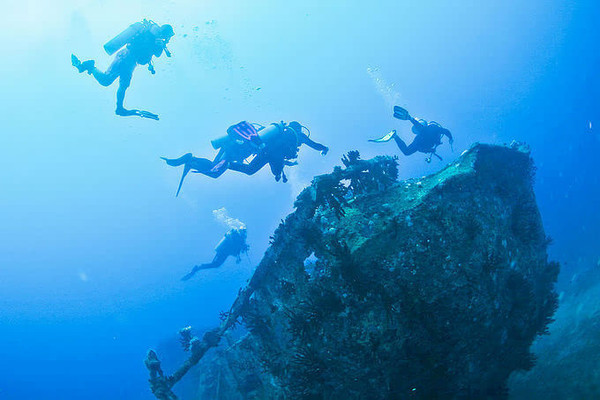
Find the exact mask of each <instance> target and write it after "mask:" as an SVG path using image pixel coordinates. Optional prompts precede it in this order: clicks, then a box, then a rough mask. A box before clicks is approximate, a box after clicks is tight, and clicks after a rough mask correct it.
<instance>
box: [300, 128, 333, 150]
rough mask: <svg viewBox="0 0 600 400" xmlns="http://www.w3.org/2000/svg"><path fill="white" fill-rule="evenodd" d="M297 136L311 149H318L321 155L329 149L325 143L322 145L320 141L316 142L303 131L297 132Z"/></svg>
mask: <svg viewBox="0 0 600 400" xmlns="http://www.w3.org/2000/svg"><path fill="white" fill-rule="evenodd" d="M298 137H299V139H300V142H302V143H304V144H306V145H307V146H308V147H310V148H311V149H314V150H317V151H320V152H321V154H323V155H325V154H327V152H328V151H329V147H327V146H325V145H322V144H321V143H317V142H315V141H313V140H311V139H310V138H309V137H308V136H306V135H305V134H304V133H301V134H298Z"/></svg>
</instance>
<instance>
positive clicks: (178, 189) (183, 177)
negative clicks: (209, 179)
mask: <svg viewBox="0 0 600 400" xmlns="http://www.w3.org/2000/svg"><path fill="white" fill-rule="evenodd" d="M190 169H191V167H189V166H188V165H187V164H185V165H184V166H183V174H181V180H180V181H179V187H177V194H176V195H175V197H178V196H179V192H180V191H181V185H183V180H184V179H185V177H186V175H187V174H188V172H190Z"/></svg>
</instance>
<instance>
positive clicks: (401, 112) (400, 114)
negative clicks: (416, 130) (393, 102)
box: [394, 106, 410, 121]
mask: <svg viewBox="0 0 600 400" xmlns="http://www.w3.org/2000/svg"><path fill="white" fill-rule="evenodd" d="M394 118H398V119H401V120H403V121H406V120H409V119H410V114H409V113H408V111H406V109H405V108H402V107H400V106H394Z"/></svg>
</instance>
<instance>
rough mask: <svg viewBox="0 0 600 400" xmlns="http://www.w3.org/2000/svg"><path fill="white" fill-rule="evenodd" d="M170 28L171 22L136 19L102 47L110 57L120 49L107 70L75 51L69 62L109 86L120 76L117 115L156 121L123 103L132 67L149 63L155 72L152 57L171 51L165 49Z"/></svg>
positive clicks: (169, 35)
mask: <svg viewBox="0 0 600 400" xmlns="http://www.w3.org/2000/svg"><path fill="white" fill-rule="evenodd" d="M174 34H175V33H174V32H173V27H172V26H171V25H168V24H165V25H158V24H157V23H155V22H153V21H149V20H146V19H144V20H143V21H142V22H136V23H134V24H132V25H130V26H129V27H128V28H127V29H125V30H124V31H123V32H121V33H120V34H119V35H117V36H116V37H115V38H113V39H112V40H110V41H109V42H108V43H106V44H105V45H104V50H106V52H107V53H108V55H109V56H111V55H113V54H114V53H115V52H117V51H118V50H119V49H121V50H120V51H119V52H118V53H117V55H116V56H115V59H114V60H113V62H112V64H111V65H110V66H109V67H108V69H107V70H106V72H102V71H100V70H99V69H98V68H96V63H95V61H94V60H87V61H83V62H82V61H80V60H79V59H78V58H77V57H76V56H75V55H74V54H71V63H72V64H73V66H74V67H75V68H77V70H78V71H79V73H82V72H87V73H88V74H89V75H92V76H93V77H94V78H96V80H97V81H98V83H100V84H101V85H102V86H110V85H111V84H112V83H113V82H114V81H115V80H116V79H117V78H119V88H118V89H117V109H116V110H115V113H116V114H117V115H120V116H123V117H126V116H130V115H136V116H138V117H142V118H150V119H154V120H158V115H156V114H153V113H151V112H149V111H144V110H135V109H132V110H128V109H126V108H125V107H124V106H123V101H124V100H125V92H126V91H127V88H129V85H130V84H131V77H132V76H133V71H134V70H135V67H136V66H137V65H138V64H139V65H146V64H148V70H149V71H150V72H151V73H152V74H153V75H154V74H155V73H156V71H155V70H154V66H153V65H152V57H160V56H161V54H162V53H163V51H164V52H165V54H166V56H167V57H171V53H170V52H169V50H168V49H167V44H168V43H169V40H171V38H172V37H173V35H174Z"/></svg>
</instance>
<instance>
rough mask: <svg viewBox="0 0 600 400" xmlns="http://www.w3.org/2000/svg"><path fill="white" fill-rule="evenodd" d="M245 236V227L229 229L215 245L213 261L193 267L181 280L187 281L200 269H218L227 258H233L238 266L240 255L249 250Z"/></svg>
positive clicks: (240, 259)
mask: <svg viewBox="0 0 600 400" xmlns="http://www.w3.org/2000/svg"><path fill="white" fill-rule="evenodd" d="M247 236H248V235H247V232H246V226H245V225H242V226H240V227H238V228H231V229H230V230H229V231H228V232H227V233H226V234H225V236H223V239H221V241H220V242H219V243H218V244H217V247H216V248H215V256H214V258H213V260H212V261H211V262H209V263H206V264H202V265H196V266H194V268H192V270H191V271H190V272H189V273H188V274H186V275H185V276H184V277H183V278H181V280H182V281H187V280H188V279H190V278H191V277H192V276H194V275H195V274H196V272H198V271H200V270H202V269H210V268H219V267H220V266H221V265H223V263H224V262H225V261H226V260H227V258H228V257H229V256H232V257H235V258H236V263H238V264H239V263H240V262H241V261H242V258H241V255H242V253H247V252H248V249H249V246H248V244H247V243H246V238H247Z"/></svg>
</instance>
